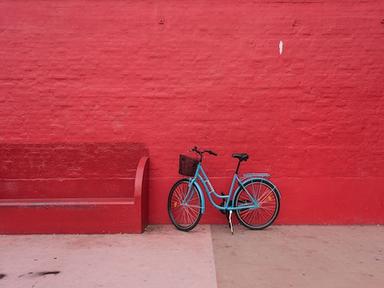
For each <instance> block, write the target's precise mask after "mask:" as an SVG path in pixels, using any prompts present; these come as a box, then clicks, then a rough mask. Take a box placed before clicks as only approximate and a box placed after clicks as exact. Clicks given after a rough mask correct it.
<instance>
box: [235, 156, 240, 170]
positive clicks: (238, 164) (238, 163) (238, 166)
mask: <svg viewBox="0 0 384 288" xmlns="http://www.w3.org/2000/svg"><path fill="white" fill-rule="evenodd" d="M240 163H241V160H240V159H239V162H237V167H236V172H235V174H239V169H240Z"/></svg>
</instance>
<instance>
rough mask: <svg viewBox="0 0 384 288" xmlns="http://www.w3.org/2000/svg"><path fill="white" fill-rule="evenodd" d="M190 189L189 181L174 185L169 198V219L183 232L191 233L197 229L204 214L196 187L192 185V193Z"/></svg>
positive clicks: (184, 180) (183, 180)
mask: <svg viewBox="0 0 384 288" xmlns="http://www.w3.org/2000/svg"><path fill="white" fill-rule="evenodd" d="M189 187H190V182H189V179H181V180H179V181H177V182H176V183H175V184H174V185H173V187H172V188H171V191H170V192H169V196H168V215H169V218H170V219H171V221H172V223H173V225H175V227H176V228H177V229H179V230H181V231H190V230H192V229H193V228H195V226H196V225H197V223H199V221H200V218H201V214H202V202H201V198H200V194H199V191H198V190H197V188H196V185H192V187H190V191H189ZM188 191H189V193H188Z"/></svg>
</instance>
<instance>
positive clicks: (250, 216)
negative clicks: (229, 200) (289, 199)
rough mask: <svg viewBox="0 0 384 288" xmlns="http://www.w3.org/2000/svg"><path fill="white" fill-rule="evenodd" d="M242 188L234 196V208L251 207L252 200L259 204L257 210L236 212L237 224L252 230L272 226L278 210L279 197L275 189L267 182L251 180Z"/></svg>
mask: <svg viewBox="0 0 384 288" xmlns="http://www.w3.org/2000/svg"><path fill="white" fill-rule="evenodd" d="M244 186H245V190H244V188H239V190H238V192H237V193H236V195H235V199H234V201H235V206H236V207H238V206H241V205H248V204H249V205H251V204H252V203H253V199H255V200H257V202H258V203H259V207H258V208H252V209H250V208H249V209H241V210H236V216H237V218H238V219H239V222H240V223H241V224H243V225H244V226H245V227H247V228H249V229H253V230H262V229H265V228H267V227H268V226H270V225H272V223H273V222H274V221H275V220H276V218H277V215H278V214H279V210H280V197H279V194H278V192H277V189H276V188H275V187H274V186H273V185H272V184H270V183H269V182H268V181H265V180H263V179H253V180H250V181H249V182H247V183H246V184H245V185H244Z"/></svg>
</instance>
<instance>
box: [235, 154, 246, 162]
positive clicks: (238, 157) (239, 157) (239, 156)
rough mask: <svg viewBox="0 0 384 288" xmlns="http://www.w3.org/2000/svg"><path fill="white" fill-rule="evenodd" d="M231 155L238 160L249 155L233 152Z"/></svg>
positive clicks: (242, 159) (244, 159) (244, 158)
mask: <svg viewBox="0 0 384 288" xmlns="http://www.w3.org/2000/svg"><path fill="white" fill-rule="evenodd" d="M232 157H233V158H237V159H239V160H240V161H247V160H248V158H249V156H248V154H247V153H233V154H232Z"/></svg>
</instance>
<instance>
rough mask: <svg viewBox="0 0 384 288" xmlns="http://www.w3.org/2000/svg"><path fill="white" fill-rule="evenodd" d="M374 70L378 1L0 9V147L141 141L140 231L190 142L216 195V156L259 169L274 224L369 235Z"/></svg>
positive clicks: (219, 161)
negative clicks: (361, 227) (145, 191)
mask: <svg viewBox="0 0 384 288" xmlns="http://www.w3.org/2000/svg"><path fill="white" fill-rule="evenodd" d="M279 41H283V43H284V49H283V53H282V55H280V54H279V51H278V43H279ZM383 75H384V1H381V0H368V1H331V0H329V1H328V0H314V1H311V0H310V1H293V0H292V1H291V0H287V1H268V0H264V1H262V0H260V1H257V0H255V1H251V0H244V1H235V0H232V1H229V0H226V1H218V0H217V1H207V0H204V1H203V0H194V1H192V0H187V1H176V0H159V1H79V0H72V1H11V0H0V143H1V144H3V145H6V144H50V143H68V145H82V144H84V143H85V144H87V143H88V144H92V143H104V142H105V143H143V145H145V146H146V147H147V148H148V150H149V153H150V157H151V171H150V177H151V182H150V221H151V222H152V223H165V222H168V218H167V213H166V199H167V195H168V191H169V188H170V187H171V185H172V182H173V181H175V179H177V177H178V175H177V165H178V163H177V160H178V154H179V153H183V152H185V151H186V150H187V149H188V148H190V147H192V146H193V145H198V146H203V147H207V148H211V149H213V150H216V151H217V152H218V153H219V154H220V157H217V158H214V157H210V158H209V159H208V158H207V159H206V162H205V164H206V170H207V172H208V174H209V175H211V176H213V177H214V178H213V182H214V184H216V185H217V187H218V188H219V191H224V190H225V187H226V185H227V184H228V182H229V177H230V176H231V172H232V171H233V169H234V167H235V161H234V160H232V159H231V157H230V154H231V153H232V152H248V153H249V154H250V155H251V157H250V160H249V161H248V162H247V163H245V164H244V166H243V167H242V171H244V172H245V171H260V172H269V173H271V174H272V175H273V178H272V179H273V181H274V182H276V184H277V185H278V187H279V188H280V190H281V192H282V195H283V199H282V211H281V214H280V217H279V221H278V222H279V223H284V224H285V223H290V224H291V223H329V224H341V223H348V224H350V223H382V224H384V194H383V193H384V125H383V117H384V107H383V105H384V101H383V100H384V99H383V90H384V81H383V80H384V79H383V78H384V76H383ZM85 144H84V145H85ZM88 144H87V145H88ZM111 161H112V160H111ZM106 162H108V161H106ZM0 165H3V163H0ZM106 165H109V164H108V163H106ZM0 177H2V178H5V176H4V175H3V176H2V175H0ZM0 193H1V191H0ZM223 220H224V219H223V216H222V215H221V214H219V213H218V212H216V211H214V210H213V209H209V211H208V213H207V215H205V217H203V222H211V223H218V222H222V221H223Z"/></svg>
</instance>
